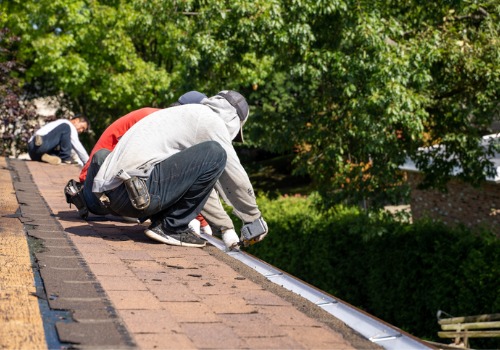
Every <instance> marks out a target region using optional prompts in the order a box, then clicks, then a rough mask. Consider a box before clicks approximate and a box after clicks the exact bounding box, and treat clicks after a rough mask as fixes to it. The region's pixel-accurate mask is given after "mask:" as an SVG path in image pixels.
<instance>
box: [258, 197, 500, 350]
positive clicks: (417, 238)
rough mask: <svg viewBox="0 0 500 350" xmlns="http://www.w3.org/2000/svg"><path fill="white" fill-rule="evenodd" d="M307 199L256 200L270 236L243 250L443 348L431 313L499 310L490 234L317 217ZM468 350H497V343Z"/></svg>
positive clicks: (356, 217)
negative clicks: (481, 349) (439, 344)
mask: <svg viewBox="0 0 500 350" xmlns="http://www.w3.org/2000/svg"><path fill="white" fill-rule="evenodd" d="M314 201H315V199H314V196H310V197H281V198H279V199H278V200H269V199H266V198H265V197H261V198H259V205H260V207H261V208H262V210H263V211H264V213H265V217H266V220H267V223H268V224H269V228H270V234H269V235H268V237H267V238H266V240H265V244H264V243H262V244H256V245H254V246H251V247H250V249H248V251H249V252H250V253H252V254H254V255H256V256H258V257H259V258H261V259H263V260H265V261H267V262H269V263H271V264H273V265H274V266H277V267H279V268H281V269H282V270H284V271H287V272H289V273H291V274H292V275H294V276H297V277H299V278H301V279H302V280H304V281H306V282H308V283H310V284H312V285H314V286H316V287H318V288H320V289H322V290H324V291H326V292H328V293H330V294H332V295H334V296H336V297H338V298H340V299H342V300H344V301H346V302H349V303H350V304H353V305H355V306H357V307H360V308H362V309H364V310H366V311H367V312H369V313H371V314H373V315H375V316H377V317H379V318H381V319H383V320H384V321H387V322H389V323H391V324H393V325H395V326H397V327H399V328H401V329H404V330H406V331H408V332H409V333H411V334H413V335H415V336H418V337H421V338H424V339H429V340H434V341H438V342H446V340H443V339H440V338H438V337H437V332H438V331H439V330H440V329H439V326H438V323H437V319H436V315H437V311H438V310H443V311H445V312H447V313H448V314H451V315H454V316H467V315H479V314H488V313H497V312H498V310H499V309H500V284H499V283H498V281H500V240H499V239H498V238H496V237H495V236H494V235H493V234H491V233H488V232H471V230H469V229H466V228H463V227H455V228H449V227H446V226H445V225H442V224H440V223H436V222H429V221H419V222H415V223H413V224H409V223H408V221H405V220H401V218H399V219H395V218H394V217H393V216H391V215H390V214H387V213H383V212H381V213H378V214H374V213H373V212H372V213H370V214H368V213H366V212H361V211H360V210H359V209H358V208H348V207H336V208H334V209H331V210H330V211H329V212H327V213H324V212H318V211H316V210H315V205H314ZM403 219H404V217H403ZM471 344H472V346H473V347H474V348H488V349H492V348H496V349H498V348H499V347H500V342H499V340H498V338H497V339H496V340H491V339H489V340H484V341H483V340H477V339H473V340H471Z"/></svg>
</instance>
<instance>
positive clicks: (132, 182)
mask: <svg viewBox="0 0 500 350" xmlns="http://www.w3.org/2000/svg"><path fill="white" fill-rule="evenodd" d="M116 177H118V178H120V179H122V180H123V183H124V184H125V188H126V189H127V193H128V197H129V198H130V202H131V203H132V206H133V207H134V208H135V209H138V210H144V209H147V208H148V207H149V203H150V202H151V197H150V196H149V191H148V187H147V186H146V181H144V180H143V179H141V178H140V177H137V176H132V177H131V176H130V175H129V174H127V173H126V172H125V171H124V170H123V169H122V170H120V171H119V172H118V174H116Z"/></svg>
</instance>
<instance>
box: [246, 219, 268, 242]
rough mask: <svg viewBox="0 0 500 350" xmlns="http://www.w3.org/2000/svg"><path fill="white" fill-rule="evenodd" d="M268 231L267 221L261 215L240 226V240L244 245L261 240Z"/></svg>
mask: <svg viewBox="0 0 500 350" xmlns="http://www.w3.org/2000/svg"><path fill="white" fill-rule="evenodd" d="M267 232H268V228H267V223H266V222H265V221H264V219H263V218H262V217H260V218H258V219H257V220H254V221H253V222H250V223H247V224H245V225H243V227H242V228H241V237H240V239H241V241H242V242H243V244H244V245H245V246H248V245H252V244H255V243H257V242H260V241H262V240H263V239H264V238H265V237H266V235H267Z"/></svg>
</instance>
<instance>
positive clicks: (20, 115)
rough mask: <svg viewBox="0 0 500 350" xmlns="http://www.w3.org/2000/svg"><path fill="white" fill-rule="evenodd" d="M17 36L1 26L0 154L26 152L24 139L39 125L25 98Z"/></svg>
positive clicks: (33, 109)
mask: <svg viewBox="0 0 500 350" xmlns="http://www.w3.org/2000/svg"><path fill="white" fill-rule="evenodd" d="M19 40H20V39H19V38H18V37H16V36H14V35H11V34H10V32H9V30H8V29H6V28H4V29H0V155H2V156H14V157H16V156H18V155H19V154H20V153H22V152H26V151H27V148H28V147H27V141H28V139H29V138H30V136H31V135H32V134H33V132H34V129H35V127H37V126H38V122H37V114H36V110H35V108H34V105H33V104H32V103H31V102H29V101H26V100H25V99H24V97H25V92H24V90H23V89H22V88H21V82H20V79H19V76H20V75H22V71H23V69H22V67H21V66H20V65H19V64H18V62H17V60H16V43H17V42H18V41H19Z"/></svg>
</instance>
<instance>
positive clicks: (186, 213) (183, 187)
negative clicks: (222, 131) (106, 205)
mask: <svg viewBox="0 0 500 350" xmlns="http://www.w3.org/2000/svg"><path fill="white" fill-rule="evenodd" d="M226 159H227V156H226V152H225V151H224V149H223V148H222V146H221V145H220V144H219V143H217V142H215V141H207V142H203V143H200V144H198V145H195V146H192V147H190V148H187V149H185V150H183V151H181V152H179V153H177V154H174V155H173V156H171V157H169V158H167V159H165V160H164V161H162V162H160V163H158V164H156V165H155V167H154V169H153V172H152V173H151V175H150V176H149V178H148V179H147V182H146V185H147V188H148V190H149V194H150V196H151V203H150V205H149V207H148V208H146V209H144V210H137V209H135V208H134V207H133V206H132V204H131V202H130V199H129V196H128V194H127V190H126V189H125V185H124V184H122V185H120V186H119V187H117V188H116V189H114V190H112V191H108V192H106V194H107V196H108V197H109V200H110V202H111V205H110V206H111V209H112V210H113V211H114V212H116V213H118V214H119V215H121V216H129V217H134V218H146V217H149V218H151V220H152V221H153V222H161V223H162V225H163V226H164V227H165V228H167V229H172V230H182V229H185V228H187V226H188V224H189V222H190V221H191V220H193V219H195V218H196V216H197V215H198V214H199V213H200V212H201V210H202V209H203V206H204V205H205V203H206V202H207V200H208V197H209V195H210V192H211V191H212V189H213V187H214V186H215V183H216V182H217V180H218V179H219V177H220V175H221V174H222V172H223V171H224V168H225V166H226Z"/></svg>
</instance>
